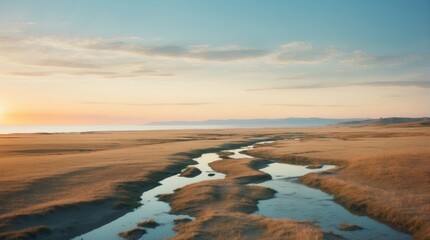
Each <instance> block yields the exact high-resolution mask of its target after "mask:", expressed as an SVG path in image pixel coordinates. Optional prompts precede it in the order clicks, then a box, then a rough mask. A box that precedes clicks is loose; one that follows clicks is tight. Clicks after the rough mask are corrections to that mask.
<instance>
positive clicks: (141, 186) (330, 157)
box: [0, 124, 430, 239]
mask: <svg viewBox="0 0 430 240" xmlns="http://www.w3.org/2000/svg"><path fill="white" fill-rule="evenodd" d="M420 126H421V125H420ZM270 138H275V139H294V138H300V141H294V140H281V141H278V142H275V143H273V144H268V145H264V146H259V147H258V148H256V149H254V150H252V153H253V154H254V155H256V156H261V157H262V158H274V159H277V160H279V161H286V162H295V163H306V164H319V163H335V164H338V165H339V166H341V168H340V169H339V170H338V171H337V172H336V174H333V175H327V174H326V175H324V174H310V175H308V176H306V177H304V178H303V179H302V181H303V182H304V183H306V184H308V185H310V186H315V187H319V188H322V189H324V190H325V191H327V192H330V193H333V194H335V197H336V200H337V201H339V202H340V203H341V204H343V205H345V206H346V207H348V208H350V209H355V210H356V211H361V212H362V213H365V214H368V215H370V216H373V217H375V218H377V219H380V220H382V221H387V222H389V223H391V224H393V225H394V226H396V227H398V228H401V229H405V230H407V231H409V232H411V233H413V234H414V236H415V237H416V238H417V239H424V238H425V237H426V236H427V237H430V230H429V229H430V228H429V222H430V221H429V216H430V196H429V192H430V189H429V186H430V184H429V183H430V179H429V178H430V174H429V172H430V167H429V157H430V152H429V151H430V150H429V149H430V146H429V144H430V130H429V128H428V127H419V126H415V125H413V127H408V125H406V124H402V125H401V126H400V125H399V126H398V127H397V128H392V127H381V126H376V127H363V126H359V127H345V126H335V127H326V128H309V129H242V130H238V129H229V130H183V131H180V130H177V131H145V132H99V133H86V134H15V135H0V232H1V233H2V238H7V239H19V238H25V236H30V237H32V238H36V239H64V238H70V237H73V236H76V235H78V234H81V233H84V232H86V231H89V230H91V229H93V228H95V227H97V226H100V225H102V224H104V223H106V222H108V221H110V220H113V219H115V218H116V217H118V216H120V215H122V214H124V213H125V212H126V211H129V210H130V209H131V208H133V207H135V206H136V205H137V202H138V199H139V196H140V194H141V192H142V191H144V190H145V189H149V188H151V187H153V186H155V185H156V184H157V182H158V181H159V180H161V179H163V178H165V177H166V176H169V175H173V174H176V173H178V172H179V171H180V170H181V169H182V168H183V167H184V166H186V165H188V164H190V163H192V161H191V158H192V157H196V156H198V155H199V154H201V153H202V152H204V151H205V150H204V149H206V151H216V149H223V148H224V147H225V146H224V147H223V145H224V144H232V143H237V144H239V143H241V144H244V143H245V142H248V141H256V139H261V140H263V139H264V140H266V139H270ZM209 149H210V150H209ZM226 157H227V156H226ZM259 164H264V161H262V160H252V159H245V160H228V159H227V160H225V162H224V163H221V162H214V163H212V167H213V168H214V169H216V170H217V171H220V172H224V173H226V174H227V179H225V180H216V181H207V182H204V183H201V184H194V185H190V186H187V187H186V188H184V189H181V190H180V191H178V192H177V193H176V194H175V195H176V196H169V197H166V199H167V198H169V199H170V200H171V201H172V204H173V205H172V206H173V209H174V211H177V212H181V213H182V212H184V213H190V214H193V215H194V214H195V215H196V216H200V217H198V219H197V221H194V222H192V223H190V224H182V225H181V227H180V229H179V236H188V239H190V238H192V237H190V236H192V235H193V234H194V235H195V236H203V238H205V236H210V237H212V236H213V235H210V234H213V232H212V231H215V229H216V228H219V230H220V229H228V227H234V223H237V224H239V225H238V226H242V225H240V224H244V225H243V227H244V229H246V221H245V220H244V218H245V217H246V219H249V221H250V222H249V223H248V224H250V226H256V229H258V230H257V231H256V236H258V237H260V239H276V238H279V239H283V238H292V239H294V238H296V239H319V238H320V237H321V236H322V235H321V234H322V233H320V230H319V229H317V228H315V227H313V226H311V225H309V224H305V223H297V224H298V225H294V224H296V223H292V222H288V221H287V220H286V221H285V223H284V222H282V221H277V220H276V221H275V220H273V221H272V220H271V219H266V218H263V217H257V216H252V217H250V215H247V214H245V213H250V212H252V211H254V210H255V208H256V203H257V201H258V199H265V198H268V197H271V196H272V195H273V192H272V191H270V190H268V189H264V188H259V187H250V186H245V185H243V184H244V183H248V182H251V181H261V180H264V179H266V178H267V175H265V174H264V173H261V172H259V171H256V170H254V169H253V168H255V167H256V166H257V165H259ZM187 195H188V196H187ZM189 196H193V197H192V198H189ZM185 197H187V198H189V199H185ZM174 202H176V205H175V203H174ZM221 203H222V204H221ZM89 212H91V213H92V214H88V213H89ZM216 216H225V217H226V221H227V222H229V221H230V220H228V219H231V222H230V223H231V224H227V225H228V226H227V225H225V224H223V223H219V224H221V225H220V226H217V225H218V222H219V221H218V220H213V219H218V218H217V217H216ZM205 217H206V218H205ZM60 220H61V221H60ZM205 222H210V223H217V224H213V225H212V224H211V226H210V227H208V226H206V227H204V228H203V226H205V225H204V223H205ZM266 222H270V224H266ZM287 222H288V224H289V225H288V224H287ZM253 224H254V225H253ZM265 224H266V225H265ZM284 224H287V225H288V227H287V225H284ZM291 224H293V225H294V226H297V228H294V227H292V225H291ZM40 225H43V226H46V227H42V228H40V227H38V226H40ZM221 226H223V227H221ZM276 226H278V227H276ZM211 227H213V228H212V230H211ZM45 228H46V229H51V231H50V232H51V233H48V232H45V231H42V232H41V231H40V229H42V230H44V229H45ZM207 228H209V229H208V230H207V231H206V230H205V229H207ZM278 228H279V230H277V229H278ZM186 229H188V230H186ZM291 229H293V230H291ZM294 229H295V230H294ZM243 231H244V232H243V233H241V234H240V235H234V234H233V233H232V234H227V235H226V236H229V238H230V239H243V238H245V237H249V235H247V234H248V233H249V231H251V229H249V231H245V230H243ZM283 231H284V232H283ZM315 231H316V232H318V233H316V232H315ZM211 232H212V233H211ZM251 232H252V231H251ZM207 234H209V235H207ZM277 234H278V235H277ZM299 234H302V235H299ZM308 234H310V235H308ZM6 236H7V237H6ZM20 236H21V237H20ZM34 236H35V237H34ZM220 236H221V235H220ZM269 236H270V237H269ZM286 236H288V237H286ZM294 236H295V237H294ZM299 236H300V237H299ZM220 238H221V237H220ZM256 238H257V237H256ZM178 239H180V238H178Z"/></svg>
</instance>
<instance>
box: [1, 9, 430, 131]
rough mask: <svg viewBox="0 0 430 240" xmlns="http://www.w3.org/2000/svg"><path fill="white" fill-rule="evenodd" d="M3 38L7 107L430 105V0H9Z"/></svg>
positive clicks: (263, 112) (315, 111) (168, 113)
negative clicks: (51, 102) (52, 102)
mask: <svg viewBox="0 0 430 240" xmlns="http://www.w3.org/2000/svg"><path fill="white" fill-rule="evenodd" d="M0 44H1V45H0V84H1V85H0V107H3V108H4V109H5V110H4V111H5V112H6V113H7V112H9V113H10V115H11V116H12V115H13V114H15V115H19V114H21V115H22V114H33V115H40V114H42V115H43V114H48V113H49V114H52V113H53V112H55V113H56V114H59V115H64V116H65V115H82V116H84V115H85V116H87V115H88V114H94V115H95V116H106V117H107V118H109V117H111V118H112V119H115V120H112V121H113V122H115V121H118V120H117V119H118V117H119V118H121V119H126V120H124V121H125V122H134V121H136V119H138V120H137V121H153V120H182V119H184V120H188V119H208V118H219V119H220V118H250V117H267V118H274V117H289V116H323V117H377V116H392V115H398V116H423V115H427V116H428V115H429V112H430V106H429V102H430V99H429V97H428V96H429V95H430V94H429V89H430V78H429V77H430V70H429V65H430V1H428V0H421V1H418V0H417V1H406V0H403V1H395V0H386V1H382V0H381V1H370V0H369V1H343V0H327V1H310V0H300V1H281V0H278V1H261V0H223V1H209V0H207V1H203V0H192V1H173V0H172V1H160V0H157V1H155V0H151V1H131V0H130V1H106V0H105V1H101V0H100V1H95V0H91V1H88V0H79V1H46V0H45V1H44V0H40V1H32V0H28V1H23V0H2V1H1V2H0ZM30 86H31V87H30ZM64 86H68V87H67V88H64ZM83 88H84V90H83ZM58 91H59V92H61V93H58ZM11 92H15V94H11ZM94 92H97V94H94ZM220 92H222V98H219V94H215V93H220ZM139 93H140V94H139ZM23 95H25V96H27V97H24V96H23ZM19 96H21V97H19ZM30 99H31V100H30ZM52 99H56V101H55V102H56V103H58V104H59V105H61V106H63V107H62V108H61V109H60V108H59V106H58V105H56V104H50V103H49V101H51V100H52ZM30 103H37V104H38V105H39V106H43V107H39V108H34V104H30ZM60 103H61V104H60ZM31 106H33V107H31ZM155 106H158V107H157V108H156V109H155ZM209 106H210V107H209ZM208 108H211V109H212V110H210V111H209V110H207V109H208ZM205 109H206V110H205ZM213 109H219V110H217V111H215V110H213ZM222 109H224V111H223V110H222ZM256 110H257V111H256ZM197 113H199V114H197ZM59 118H60V117H59ZM83 118H85V117H83ZM10 119H12V117H10ZM94 119H98V118H97V117H94ZM127 119H129V120H127ZM10 121H11V120H10ZM88 121H90V120H88ZM91 121H92V120H91ZM91 121H90V122H91ZM83 122H85V121H83ZM115 123H116V122H115ZM118 123H119V122H118Z"/></svg>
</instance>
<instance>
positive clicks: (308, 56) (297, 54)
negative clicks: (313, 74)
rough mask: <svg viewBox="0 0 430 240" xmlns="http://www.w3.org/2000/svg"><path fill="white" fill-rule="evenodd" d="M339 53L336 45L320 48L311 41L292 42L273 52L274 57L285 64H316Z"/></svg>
mask: <svg viewBox="0 0 430 240" xmlns="http://www.w3.org/2000/svg"><path fill="white" fill-rule="evenodd" d="M337 55H339V52H338V51H337V50H336V49H335V48H334V47H329V48H318V47H315V46H314V45H313V44H311V43H306V42H291V43H287V44H284V45H282V46H281V47H280V49H278V50H277V51H275V52H274V53H273V59H274V60H275V62H277V63H283V64H316V63H321V62H325V61H327V60H330V59H332V58H334V57H336V56H337Z"/></svg>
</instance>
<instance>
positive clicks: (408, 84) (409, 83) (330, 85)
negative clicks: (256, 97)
mask: <svg viewBox="0 0 430 240" xmlns="http://www.w3.org/2000/svg"><path fill="white" fill-rule="evenodd" d="M351 86H375V87H417V88H430V80H428V81H424V80H417V81H380V82H356V83H315V84H308V85H293V86H273V87H267V88H252V89H248V90H247V91H270V90H287V89H322V88H337V87H351Z"/></svg>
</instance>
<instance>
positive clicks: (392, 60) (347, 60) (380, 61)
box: [340, 50, 419, 67]
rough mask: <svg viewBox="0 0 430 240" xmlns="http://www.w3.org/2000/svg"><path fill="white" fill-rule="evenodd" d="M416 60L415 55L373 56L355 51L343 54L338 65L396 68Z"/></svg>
mask: <svg viewBox="0 0 430 240" xmlns="http://www.w3.org/2000/svg"><path fill="white" fill-rule="evenodd" d="M417 58H419V56H417V55H405V54H399V55H375V54H370V53H368V52H365V51H361V50H356V51H354V52H352V53H344V54H343V57H342V58H341V59H340V63H342V64H347V65H355V66H362V67H370V66H381V65H387V66H396V65H400V64H403V63H405V62H408V61H411V60H413V59H417Z"/></svg>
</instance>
